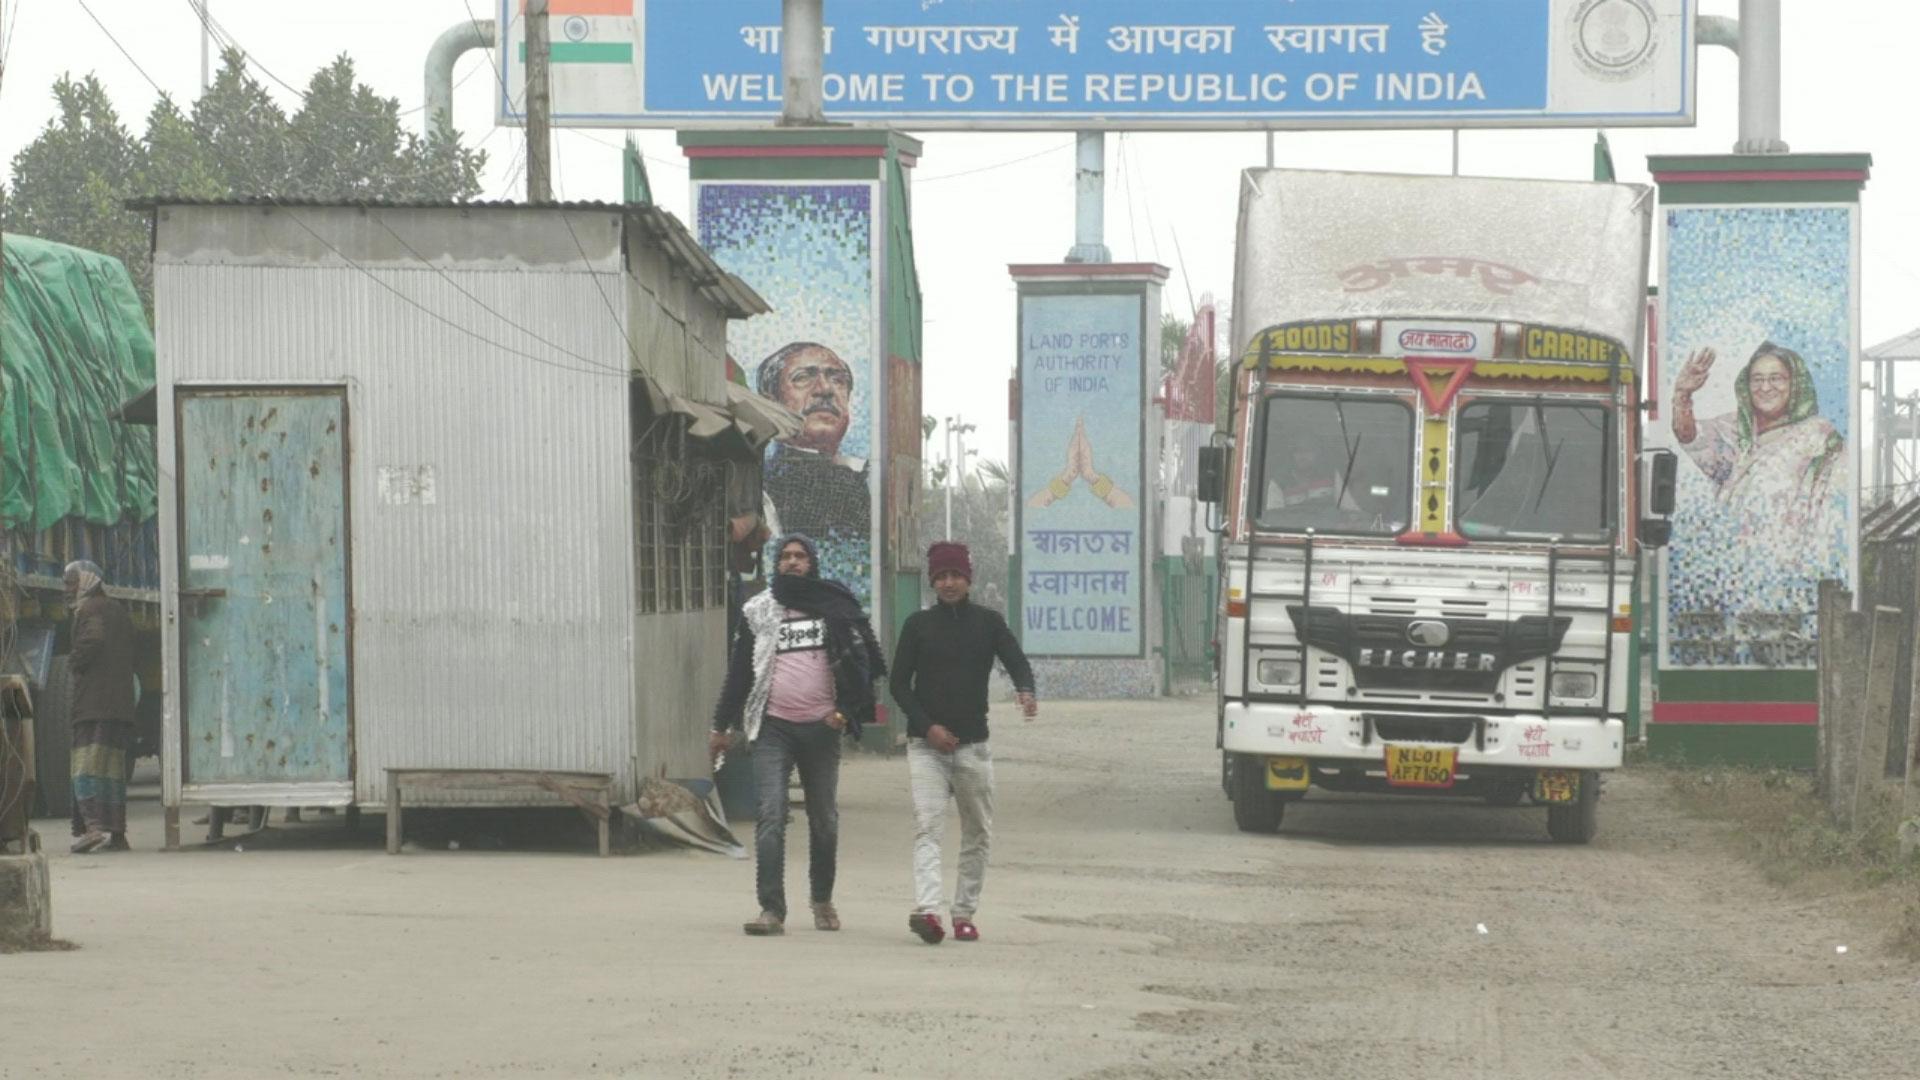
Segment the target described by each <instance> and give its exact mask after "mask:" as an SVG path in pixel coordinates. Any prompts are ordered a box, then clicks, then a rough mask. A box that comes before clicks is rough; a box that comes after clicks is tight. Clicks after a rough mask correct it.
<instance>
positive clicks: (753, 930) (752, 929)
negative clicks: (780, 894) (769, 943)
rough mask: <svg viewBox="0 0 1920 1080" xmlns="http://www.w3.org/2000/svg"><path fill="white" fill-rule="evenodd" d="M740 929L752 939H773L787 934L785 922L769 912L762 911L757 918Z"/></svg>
mask: <svg viewBox="0 0 1920 1080" xmlns="http://www.w3.org/2000/svg"><path fill="white" fill-rule="evenodd" d="M741 929H743V930H745V931H746V932H747V933H749V934H752V935H753V936H754V937H775V936H777V935H780V934H784V933H786V932H787V921H786V920H785V919H782V918H781V917H780V916H778V915H775V914H774V913H773V912H771V911H763V912H761V913H760V917H759V918H757V919H754V920H752V921H750V922H748V923H747V924H746V925H745V926H744V927H742V928H741Z"/></svg>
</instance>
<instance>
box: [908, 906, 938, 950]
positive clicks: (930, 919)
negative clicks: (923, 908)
mask: <svg viewBox="0 0 1920 1080" xmlns="http://www.w3.org/2000/svg"><path fill="white" fill-rule="evenodd" d="M907 929H909V930H911V931H913V932H914V933H915V934H918V935H919V936H920V940H921V941H924V942H926V943H927V944H929V945H938V944H940V943H941V942H942V941H945V940H946V938H947V930H946V927H943V926H941V925H940V916H938V915H931V914H925V913H922V912H917V911H916V912H914V913H913V914H912V915H909V916H907Z"/></svg>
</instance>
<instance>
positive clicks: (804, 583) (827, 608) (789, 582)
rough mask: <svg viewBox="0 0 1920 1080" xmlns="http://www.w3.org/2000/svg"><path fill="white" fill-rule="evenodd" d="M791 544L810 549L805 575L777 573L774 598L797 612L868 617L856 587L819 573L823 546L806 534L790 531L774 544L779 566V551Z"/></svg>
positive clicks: (840, 618)
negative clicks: (854, 590)
mask: <svg viewBox="0 0 1920 1080" xmlns="http://www.w3.org/2000/svg"><path fill="white" fill-rule="evenodd" d="M788 544H799V545H800V546H801V547H804V548H806V549H807V561H808V562H809V563H810V564H811V565H810V566H808V567H807V572H806V574H805V575H804V576H802V575H799V574H781V573H775V574H774V576H773V598H774V599H775V600H778V601H779V602H780V603H781V604H782V605H784V606H786V607H789V608H792V609H793V610H795V611H804V612H806V613H807V614H809V615H812V616H814V617H815V618H820V619H829V620H838V621H848V620H852V621H856V622H857V621H859V620H860V619H863V618H865V617H866V615H865V613H864V612H862V611H861V610H860V601H859V599H858V598H856V597H855V596H854V595H853V590H852V589H849V588H847V587H846V586H845V585H842V584H841V583H840V582H838V581H833V580H831V579H829V578H823V577H821V576H820V548H819V545H817V544H815V543H814V542H813V539H812V537H809V536H807V535H806V534H804V533H788V534H787V535H785V536H783V537H781V538H780V542H779V543H778V544H776V545H774V548H773V550H774V565H775V567H776V568H777V567H778V566H779V553H780V552H781V551H782V550H784V549H785V548H786V546H787V545H788Z"/></svg>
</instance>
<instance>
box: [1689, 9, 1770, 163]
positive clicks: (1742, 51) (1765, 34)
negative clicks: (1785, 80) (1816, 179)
mask: <svg viewBox="0 0 1920 1080" xmlns="http://www.w3.org/2000/svg"><path fill="white" fill-rule="evenodd" d="M1693 32H1694V38H1695V40H1697V41H1698V42H1699V44H1700V45H1701V47H1703V48H1708V47H1711V48H1720V49H1725V50H1727V51H1728V52H1730V53H1733V54H1734V55H1735V56H1737V57H1739V58H1740V136H1739V141H1738V142H1736V143H1734V146H1733V152H1734V153H1736V154H1784V153H1786V152H1787V144H1786V142H1785V141H1784V140H1783V139H1781V137H1780V55H1781V53H1780V0H1740V17H1739V18H1738V19H1731V18H1728V17H1727V16H1725V15H1701V16H1699V17H1698V18H1696V19H1694V22H1693Z"/></svg>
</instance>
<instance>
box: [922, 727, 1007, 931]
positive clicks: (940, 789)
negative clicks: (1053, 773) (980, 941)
mask: <svg viewBox="0 0 1920 1080" xmlns="http://www.w3.org/2000/svg"><path fill="white" fill-rule="evenodd" d="M907 772H908V775H909V776H910V777H911V780H912V785H913V816H914V825H915V829H914V834H913V893H914V901H913V910H914V911H915V912H918V913H922V914H933V913H937V912H938V911H939V910H940V893H941V873H940V841H941V839H942V837H943V836H944V835H945V833H946V827H947V798H948V797H949V796H951V797H952V798H953V800H954V802H955V803H957V804H958V805H959V807H960V883H959V885H958V887H956V888H955V889H954V893H953V917H954V918H956V919H971V918H973V913H974V911H975V909H977V908H978V907H979V906H980V886H981V884H982V883H983V882H984V881H985V880H986V877H987V848H988V847H989V846H990V845H991V844H992V843H993V751H991V750H989V749H988V748H987V744H986V743H970V744H968V745H966V746H962V747H961V748H960V749H958V750H955V751H954V752H953V753H951V754H943V753H941V752H940V751H938V750H935V749H934V748H933V747H931V746H928V745H927V740H925V739H914V740H912V741H910V742H908V743H907Z"/></svg>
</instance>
